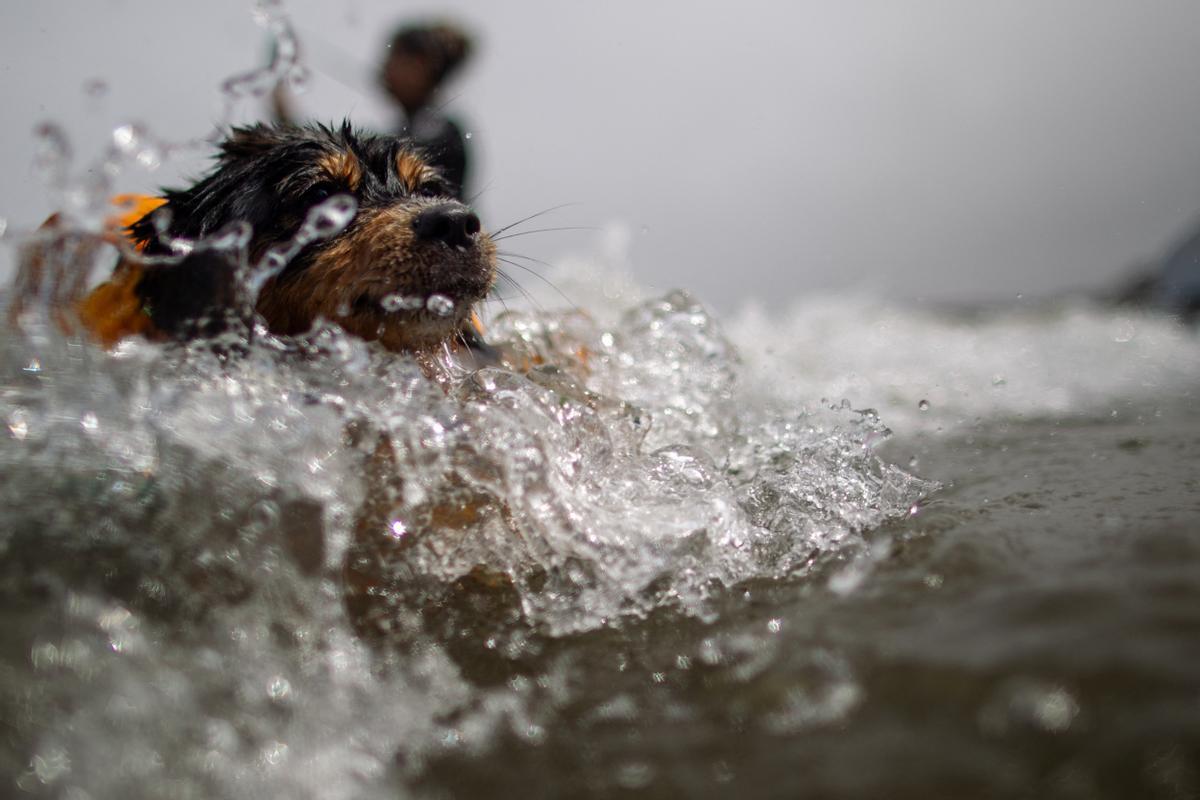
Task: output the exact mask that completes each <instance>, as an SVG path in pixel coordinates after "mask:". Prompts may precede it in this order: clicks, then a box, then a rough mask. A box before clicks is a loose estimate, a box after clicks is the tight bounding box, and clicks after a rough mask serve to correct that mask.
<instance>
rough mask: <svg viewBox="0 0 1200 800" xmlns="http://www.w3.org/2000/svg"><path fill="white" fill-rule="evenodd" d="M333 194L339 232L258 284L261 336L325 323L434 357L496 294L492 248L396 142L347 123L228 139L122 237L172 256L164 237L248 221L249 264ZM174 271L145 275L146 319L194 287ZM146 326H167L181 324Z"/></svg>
mask: <svg viewBox="0 0 1200 800" xmlns="http://www.w3.org/2000/svg"><path fill="white" fill-rule="evenodd" d="M335 195H349V196H351V197H353V198H354V200H355V203H356V208H357V211H356V212H355V214H354V216H353V218H352V219H351V220H350V221H349V224H347V225H345V227H344V228H342V229H341V231H340V232H337V233H335V234H334V235H332V236H329V237H327V238H324V239H315V238H314V239H312V240H311V241H307V242H305V243H304V244H303V246H302V247H300V248H299V250H298V252H295V253H294V255H292V257H291V258H290V259H289V260H288V261H287V262H286V265H284V266H283V268H282V270H281V271H279V272H278V273H277V274H274V275H273V276H272V277H270V278H269V279H268V280H267V281H266V282H265V283H264V284H263V285H262V288H261V291H260V292H259V294H258V298H257V301H256V304H255V308H256V310H257V311H258V313H259V314H261V315H262V317H263V318H264V319H265V320H266V322H267V325H268V326H269V327H270V329H271V330H272V331H273V332H276V333H281V334H294V333H302V332H304V331H306V330H308V329H309V328H310V327H311V326H312V324H313V322H314V321H315V320H316V319H317V318H318V317H323V318H325V319H328V320H331V321H334V322H336V323H338V324H339V325H341V326H342V327H343V328H345V329H346V330H348V331H350V332H351V333H354V334H356V335H358V336H360V337H362V338H364V339H368V340H378V341H380V342H381V343H382V344H383V345H384V346H386V347H388V348H389V349H393V350H414V349H421V348H426V347H431V346H434V345H437V344H440V343H441V342H443V341H446V340H447V339H448V338H450V337H452V336H453V335H455V333H456V332H458V331H459V330H461V329H462V327H463V325H464V324H465V323H466V321H467V319H468V318H469V316H470V314H471V310H472V306H474V305H475V304H476V303H477V302H479V301H480V300H482V299H483V297H484V296H485V295H486V294H487V292H488V291H489V289H490V288H491V285H492V281H493V279H494V274H495V246H494V244H493V243H492V240H491V239H490V237H489V236H488V235H487V234H486V233H485V232H484V231H483V230H482V228H481V225H480V222H479V218H478V217H477V216H476V215H475V214H474V212H472V211H471V209H470V208H468V207H467V206H465V205H463V204H462V203H460V202H459V201H457V200H455V199H454V197H453V195H452V190H451V187H450V186H449V185H448V184H447V183H446V181H445V180H444V179H443V178H442V177H441V176H440V175H439V174H438V172H437V171H436V170H435V169H433V168H431V167H430V166H429V165H428V164H427V163H426V162H425V161H424V160H423V158H422V156H421V154H420V153H419V152H418V151H417V150H415V149H413V148H412V147H411V146H409V145H408V144H407V143H406V142H405V141H404V140H402V139H397V138H395V137H390V136H377V135H372V134H365V133H361V132H356V131H354V130H353V129H352V128H351V127H350V126H349V125H348V124H346V125H343V126H342V127H341V128H340V129H337V130H334V129H332V128H326V127H324V126H312V127H295V126H266V125H255V126H252V127H248V128H238V129H235V130H234V131H233V132H232V134H231V135H230V137H229V138H228V139H227V140H226V141H225V142H224V143H223V144H222V146H221V150H220V153H219V155H218V161H217V166H216V168H215V169H214V170H213V171H212V172H211V173H210V174H209V175H208V176H207V177H205V178H203V179H202V180H200V181H199V182H197V183H196V184H195V185H194V186H192V187H191V188H188V189H184V190H179V191H168V192H166V193H165V195H164V197H165V199H166V203H165V204H164V205H163V206H161V207H160V208H159V209H158V210H156V211H154V212H152V213H151V214H148V215H146V216H145V217H143V218H142V219H141V220H139V221H137V222H135V223H134V224H133V225H132V226H130V229H129V232H130V234H131V235H132V237H133V238H134V239H135V241H137V242H138V243H139V244H140V246H141V248H142V251H143V252H144V253H145V254H146V255H150V256H153V255H163V254H169V253H171V252H172V250H171V241H172V240H175V239H185V240H199V239H203V238H205V237H210V236H212V235H213V234H215V233H217V232H219V231H221V230H222V229H227V227H228V226H230V225H232V224H235V223H246V224H248V225H249V230H250V239H249V244H248V256H249V260H250V263H258V262H261V261H262V260H263V259H264V256H267V255H268V254H269V253H271V252H272V251H279V250H281V249H287V245H288V244H289V243H291V242H293V241H296V237H297V233H298V232H299V231H300V230H301V227H302V226H303V225H304V223H305V219H306V217H307V216H308V214H309V212H310V210H311V209H312V208H313V207H314V206H317V205H319V204H321V203H322V202H324V201H326V200H327V199H329V198H331V197H334V196H335ZM209 260H211V259H209ZM180 266H183V265H178V266H170V265H168V266H163V267H161V268H159V269H157V270H155V271H154V273H153V278H152V277H151V275H152V273H150V272H148V273H147V276H146V278H144V279H143V281H142V283H143V285H144V286H146V287H147V288H150V287H153V291H154V292H155V293H156V294H157V295H158V296H157V297H150V298H147V305H148V307H149V308H150V313H151V314H152V315H153V314H155V313H159V314H166V313H167V312H165V311H156V309H169V308H174V307H177V306H178V305H179V304H178V303H173V302H172V300H173V299H174V297H173V296H174V295H176V294H177V293H186V292H188V291H189V286H188V283H189V279H188V270H186V269H180V270H179V271H178V272H177V273H176V274H175V275H172V274H171V273H170V272H169V271H170V270H172V269H178V267H180ZM204 271H205V273H206V274H208V273H211V268H210V267H205V270H204ZM210 282H211V281H210ZM185 305H186V304H185ZM154 321H155V323H156V324H157V325H158V326H159V327H160V328H163V329H169V328H171V327H172V323H173V322H177V321H175V320H171V319H166V318H164V319H161V320H159V319H155V320H154Z"/></svg>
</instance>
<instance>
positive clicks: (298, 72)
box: [287, 64, 312, 92]
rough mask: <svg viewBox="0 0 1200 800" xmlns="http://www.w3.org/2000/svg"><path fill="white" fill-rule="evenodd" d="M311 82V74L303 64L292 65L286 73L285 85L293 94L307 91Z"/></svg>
mask: <svg viewBox="0 0 1200 800" xmlns="http://www.w3.org/2000/svg"><path fill="white" fill-rule="evenodd" d="M311 82H312V73H311V72H310V71H309V69H308V67H306V66H304V65H303V64H294V65H293V66H292V68H291V69H289V70H288V73H287V84H288V86H290V87H291V89H292V91H294V92H306V91H308V87H309V84H310V83H311Z"/></svg>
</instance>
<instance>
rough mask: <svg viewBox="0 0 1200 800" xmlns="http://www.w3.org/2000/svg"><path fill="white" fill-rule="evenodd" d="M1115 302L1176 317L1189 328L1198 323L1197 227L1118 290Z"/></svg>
mask: <svg viewBox="0 0 1200 800" xmlns="http://www.w3.org/2000/svg"><path fill="white" fill-rule="evenodd" d="M1116 299H1117V301H1118V302H1120V303H1123V304H1129V305H1138V306H1148V307H1152V308H1156V309H1159V310H1162V311H1166V312H1167V313H1169V314H1175V315H1178V316H1179V317H1180V318H1181V319H1182V320H1183V321H1184V322H1186V323H1189V324H1190V323H1192V322H1196V321H1197V320H1200V224H1198V225H1196V227H1194V228H1193V229H1192V230H1191V231H1190V232H1189V233H1188V234H1187V235H1186V236H1185V237H1184V238H1183V239H1181V240H1180V241H1179V242H1178V243H1177V244H1176V245H1175V246H1173V247H1172V248H1170V249H1169V250H1168V251H1167V252H1166V254H1165V255H1164V256H1163V257H1162V259H1161V260H1159V261H1158V262H1157V263H1156V264H1152V265H1150V266H1148V267H1146V268H1144V269H1143V271H1141V272H1139V273H1138V274H1137V275H1136V276H1135V277H1134V278H1132V279H1131V280H1130V281H1129V282H1128V283H1127V284H1126V285H1125V286H1123V287H1122V288H1121V289H1120V290H1118V292H1117V298H1116Z"/></svg>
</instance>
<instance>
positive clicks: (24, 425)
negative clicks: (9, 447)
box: [8, 410, 29, 442]
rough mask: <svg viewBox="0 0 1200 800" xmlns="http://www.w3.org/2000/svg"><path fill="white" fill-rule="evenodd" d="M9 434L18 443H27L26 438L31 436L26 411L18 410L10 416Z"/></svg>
mask: <svg viewBox="0 0 1200 800" xmlns="http://www.w3.org/2000/svg"><path fill="white" fill-rule="evenodd" d="M8 432H9V433H10V434H12V437H13V438H14V439H16V440H17V441H18V442H23V441H25V437H26V436H28V435H29V420H28V419H26V417H25V412H24V411H21V410H17V411H14V412H13V413H12V415H11V416H9V418H8Z"/></svg>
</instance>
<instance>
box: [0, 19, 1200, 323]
mask: <svg viewBox="0 0 1200 800" xmlns="http://www.w3.org/2000/svg"><path fill="white" fill-rule="evenodd" d="M250 7H251V3H250V2H249V0H244V1H243V0H209V1H208V2H205V3H182V2H164V0H92V1H91V2H88V3H80V2H64V1H62V0H55V1H53V2H50V1H48V0H39V2H36V3H35V2H19V1H18V0H9V1H8V2H5V3H4V4H3V6H2V8H0V69H2V70H3V89H2V91H3V108H4V109H5V124H4V126H3V129H2V130H0V137H2V141H0V174H3V175H4V176H6V177H5V179H4V180H3V181H2V182H0V217H4V218H6V219H7V223H8V228H9V232H10V234H11V233H12V231H13V230H17V229H21V228H26V227H28V226H30V225H31V224H34V223H35V222H36V221H37V220H38V219H39V218H40V217H41V216H43V215H44V214H45V213H46V212H47V211H48V210H49V201H48V200H47V198H46V194H45V192H44V191H43V190H42V189H41V188H40V186H39V184H38V180H37V179H36V177H35V176H34V174H33V171H32V169H31V166H30V162H31V158H32V154H33V139H32V136H31V131H32V129H33V127H34V125H35V124H36V123H38V122H39V121H41V120H44V119H51V120H56V121H58V122H60V123H62V124H63V125H64V127H65V128H66V129H67V130H68V131H69V132H70V134H71V135H72V138H73V141H74V144H75V149H76V151H77V152H78V154H79V155H78V159H77V160H78V162H79V164H80V165H81V166H82V165H84V164H86V163H87V160H88V158H89V157H91V156H92V155H94V153H95V152H96V151H97V150H98V148H99V144H100V143H102V142H103V141H105V137H106V136H107V135H108V133H107V132H108V131H109V130H110V129H111V128H112V127H113V126H114V125H116V124H118V123H120V122H123V121H126V120H129V119H136V120H141V121H144V122H145V123H146V124H147V125H149V126H150V127H151V128H152V129H153V130H154V131H156V132H158V133H159V134H161V135H163V136H166V137H169V138H178V139H182V138H186V137H190V136H196V135H199V134H203V133H205V132H206V131H207V130H208V129H209V127H210V126H211V124H212V122H213V120H214V119H216V117H217V114H218V108H219V103H218V99H217V97H218V95H217V91H216V87H217V85H218V84H219V82H220V81H221V79H222V78H223V77H225V76H227V75H229V74H231V73H233V72H236V71H238V70H242V69H245V68H247V67H250V66H253V65H255V64H257V63H260V62H261V60H262V59H263V58H264V57H265V53H266V46H265V37H264V34H263V32H262V30H261V29H259V28H258V27H256V26H255V24H254V23H253V21H252V19H251V15H250ZM287 7H288V8H290V9H291V12H292V16H293V18H294V21H295V23H296V26H297V28H298V31H299V33H300V36H301V40H302V44H303V45H304V46H305V47H306V53H307V56H308V59H309V61H310V63H311V65H312V67H313V68H314V69H315V71H316V77H315V79H314V81H313V84H312V90H311V91H310V92H309V93H308V94H306V95H304V96H302V97H301V98H300V100H299V102H300V105H301V106H302V107H303V108H304V110H306V111H307V112H310V113H311V114H313V115H315V116H317V117H318V118H321V119H326V120H328V119H341V118H342V117H343V116H350V117H351V118H352V119H354V120H355V121H358V122H360V123H362V124H365V125H374V126H386V125H389V124H390V122H391V116H390V112H389V110H388V108H387V107H386V104H384V103H383V102H382V101H381V100H380V98H379V97H378V96H376V95H375V94H374V91H373V88H372V80H371V73H372V70H373V68H374V65H375V62H376V60H377V55H378V53H379V52H380V48H381V46H382V43H383V42H384V40H385V39H386V38H387V34H388V32H389V30H390V29H391V28H392V27H393V25H394V23H395V22H397V21H399V20H401V19H403V18H407V17H411V16H414V15H417V16H419V15H421V14H422V12H428V11H429V10H430V7H429V6H420V5H415V4H405V3H400V2H376V1H375V0H341V2H328V1H327V0H326V1H325V2H292V3H289V4H287ZM434 8H435V9H436V10H438V11H439V13H442V14H446V13H450V14H452V15H453V16H455V17H457V18H458V19H460V20H461V21H463V22H464V23H466V24H467V25H468V26H469V27H471V28H472V29H473V30H474V31H475V32H476V33H477V34H478V35H479V37H480V42H481V48H480V51H479V53H478V57H477V58H476V59H475V61H474V62H473V63H472V65H471V67H470V69H469V71H468V72H467V73H465V74H464V75H463V76H462V77H461V79H460V80H458V82H457V83H455V84H454V85H453V86H452V87H450V91H449V92H448V94H447V100H448V108H449V109H450V110H451V111H452V112H453V113H454V114H456V115H457V116H458V117H459V118H460V119H462V120H463V121H465V123H466V126H467V128H468V130H470V131H471V133H472V139H471V142H472V144H473V145H474V146H475V148H476V155H477V161H478V163H477V170H476V180H475V188H476V189H479V190H483V193H482V195H481V197H480V199H479V201H478V205H479V208H480V211H481V214H482V215H483V217H484V221H485V224H487V225H490V226H492V227H499V226H501V225H504V224H507V223H508V222H511V221H513V220H515V219H517V218H519V217H521V216H525V215H526V214H529V213H532V212H535V211H538V210H540V209H543V208H546V207H549V206H553V205H557V204H559V203H567V202H574V203H578V204H579V205H577V206H572V207H571V208H569V209H564V210H563V211H561V212H556V213H555V214H553V215H551V216H550V217H548V218H546V222H547V224H561V225H598V226H602V225H605V224H607V223H609V222H611V221H622V222H624V223H626V224H627V225H628V226H629V230H630V231H631V232H632V241H633V245H632V250H631V258H632V264H633V268H634V270H635V273H636V275H637V276H638V278H639V279H640V280H641V281H642V282H644V283H648V284H651V285H655V286H660V287H668V286H683V287H687V288H691V289H693V290H695V291H697V292H698V293H699V294H701V296H703V297H704V298H706V299H707V300H709V301H710V302H712V303H714V304H715V305H716V306H718V307H719V308H724V309H731V308H733V307H734V306H735V305H736V304H737V303H738V302H739V301H741V300H742V299H745V298H750V297H754V298H759V299H762V300H764V301H766V302H767V303H769V304H772V305H777V304H780V303H781V302H783V301H785V300H786V299H788V298H790V297H794V296H796V295H800V294H803V293H805V292H807V291H811V290H816V289H823V288H840V287H856V288H862V287H866V288H870V289H873V290H877V291H880V292H886V293H889V294H894V295H900V296H903V297H925V298H997V297H1001V298H1002V297H1012V296H1016V295H1017V294H1025V295H1027V296H1029V295H1037V294H1042V293H1047V292H1053V291H1056V290H1059V289H1063V288H1067V287H1078V286H1083V287H1095V286H1100V285H1103V284H1105V283H1106V282H1109V281H1111V280H1113V279H1114V278H1115V277H1116V276H1118V275H1120V274H1122V273H1123V272H1124V271H1126V270H1127V269H1128V268H1129V267H1130V266H1131V265H1132V264H1133V263H1134V262H1136V261H1138V260H1140V259H1144V258H1147V257H1150V256H1153V255H1154V254H1155V253H1157V252H1159V251H1161V250H1162V248H1164V247H1165V246H1167V245H1168V244H1169V243H1170V242H1171V240H1172V239H1174V238H1175V237H1177V236H1178V235H1180V234H1182V233H1183V232H1184V231H1185V230H1186V229H1187V228H1188V227H1189V226H1190V225H1191V224H1192V223H1193V222H1194V221H1196V219H1197V217H1198V216H1200V91H1198V90H1197V89H1196V88H1195V87H1196V86H1197V85H1200V46H1198V44H1197V36H1198V35H1200V3H1198V2H1196V1H1195V0H1178V1H1176V2H1154V1H1153V0H1147V1H1144V2H1133V0H1129V1H1128V2H1112V1H1111V0H1071V1H1069V2H1068V1H1067V0H1006V1H1005V2H982V0H980V1H979V2H964V1H963V0H905V1H904V2H896V0H853V1H852V2H851V1H847V2H834V1H833V0H822V2H790V3H783V2H778V1H777V0H776V1H774V2H769V1H768V0H739V2H737V3H705V2H698V0H663V1H662V2H654V0H640V2H635V1H634V0H624V1H622V0H603V1H601V0H593V2H578V1H577V0H545V1H544V2H533V1H532V0H505V1H504V2H496V1H495V0H474V1H473V2H467V1H465V0H462V1H459V2H445V3H441V4H438V5H436V6H434ZM97 80H99V81H103V82H104V85H106V86H107V87H108V88H107V92H105V93H102V94H101V93H97V92H96V91H95V89H94V86H95V84H94V82H95V81H97ZM89 85H90V86H92V87H93V91H92V92H91V93H90V94H89V93H88V91H86V88H85V87H87V86H89ZM97 94H100V96H97ZM202 166H203V164H202V162H200V161H198V160H195V159H193V160H191V161H188V162H186V163H182V164H169V165H167V166H166V167H164V168H162V169H160V170H158V171H156V172H155V173H153V174H140V175H129V176H127V177H125V178H124V180H125V181H126V182H127V184H126V185H123V187H122V188H130V189H145V188H149V187H153V186H154V185H156V184H158V183H162V182H175V181H177V180H178V175H179V174H180V172H182V173H184V174H193V175H194V174H196V173H197V172H198V171H199V170H200V169H201V168H202ZM594 238H595V234H591V233H588V232H570V233H559V234H553V235H546V236H528V237H524V238H523V239H515V240H513V242H512V245H513V246H514V247H516V246H517V245H518V243H519V246H520V248H521V249H522V251H523V252H525V253H528V254H530V255H535V256H538V257H541V258H547V259H550V260H553V259H554V258H555V257H556V256H557V255H559V254H562V253H566V252H580V251H582V252H586V251H587V250H588V249H589V248H591V247H593V246H594V242H593V239H594Z"/></svg>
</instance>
